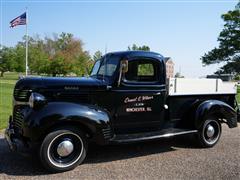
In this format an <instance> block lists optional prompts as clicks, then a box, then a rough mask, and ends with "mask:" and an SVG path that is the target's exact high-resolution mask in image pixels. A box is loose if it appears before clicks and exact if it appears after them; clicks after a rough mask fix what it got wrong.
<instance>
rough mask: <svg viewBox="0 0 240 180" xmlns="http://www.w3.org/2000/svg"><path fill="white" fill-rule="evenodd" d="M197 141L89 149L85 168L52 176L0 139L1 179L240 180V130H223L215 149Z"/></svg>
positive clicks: (145, 143) (190, 139) (187, 138)
mask: <svg viewBox="0 0 240 180" xmlns="http://www.w3.org/2000/svg"><path fill="white" fill-rule="evenodd" d="M239 125H240V124H239ZM193 141H194V140H193V139H192V138H190V137H189V136H182V137H178V138H171V139H161V140H157V141H151V142H144V143H136V144H129V145H114V146H104V147H101V146H96V145H91V146H90V147H89V153H88V156H87V159H86V160H85V163H84V164H83V165H81V166H79V167H77V168H76V169H74V170H72V171H69V172H65V173H60V174H48V172H46V171H45V170H44V169H43V168H42V167H41V165H40V164H39V162H38V160H37V159H36V158H30V157H23V156H21V155H19V154H15V153H11V152H9V150H8V147H7V144H6V142H5V140H4V139H3V136H2V135H0V179H185V180H186V179H224V180H225V179H228V180H229V179H240V127H238V128H234V129H228V128H227V127H226V126H224V127H223V134H222V137H221V139H220V141H219V143H218V144H217V145H216V146H215V147H213V148H209V149H200V148H198V147H197V146H196V145H194V142H193Z"/></svg>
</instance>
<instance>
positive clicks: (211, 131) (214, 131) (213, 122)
mask: <svg viewBox="0 0 240 180" xmlns="http://www.w3.org/2000/svg"><path fill="white" fill-rule="evenodd" d="M221 133H222V128H221V124H220V122H219V121H218V120H217V118H214V117H211V118H207V119H206V120H205V121H204V123H203V125H202V126H201V128H200V129H199V132H198V140H199V142H200V145H201V146H202V147H213V146H214V145H216V144H217V142H218V141H219V139H220V137H221Z"/></svg>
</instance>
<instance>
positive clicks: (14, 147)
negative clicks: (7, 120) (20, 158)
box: [5, 128, 29, 152]
mask: <svg viewBox="0 0 240 180" xmlns="http://www.w3.org/2000/svg"><path fill="white" fill-rule="evenodd" d="M5 139H6V140H7V143H8V146H9V148H10V150H11V151H18V152H27V151H29V146H28V145H27V143H25V142H24V141H23V140H22V139H21V138H20V137H17V135H16V134H15V133H14V130H13V129H10V128H7V129H6V130H5Z"/></svg>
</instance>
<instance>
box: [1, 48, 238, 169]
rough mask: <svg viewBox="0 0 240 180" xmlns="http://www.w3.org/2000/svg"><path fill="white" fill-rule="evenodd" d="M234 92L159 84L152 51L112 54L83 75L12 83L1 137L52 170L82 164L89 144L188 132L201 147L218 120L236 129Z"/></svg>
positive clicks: (209, 85) (160, 65)
mask: <svg viewBox="0 0 240 180" xmlns="http://www.w3.org/2000/svg"><path fill="white" fill-rule="evenodd" d="M235 95H236V85H235V84H234V83H223V82H221V81H220V80H211V81H209V80H205V79H202V80H199V79H194V80H187V79H184V80H183V79H175V78H172V79H167V78H166V67H165V62H164V57H163V56H162V55H160V54H158V53H154V52H145V51H124V52H113V53H108V54H106V55H105V56H103V57H102V58H101V59H99V60H97V61H96V62H95V65H94V66H93V69H92V72H91V75H90V77H85V78H78V77H77V78H59V77H58V78H51V77H44V78H24V79H21V80H19V81H18V82H17V83H16V86H15V88H14V95H13V96H14V97H13V115H12V116H10V119H9V127H8V129H7V130H6V132H5V135H6V139H7V141H8V144H9V147H10V149H12V150H15V151H18V150H20V147H24V148H27V149H30V148H31V147H33V146H35V147H36V149H37V152H38V153H39V156H40V159H41V162H42V164H43V165H44V166H45V167H46V168H47V169H48V170H50V171H54V172H62V171H67V170H70V169H73V168H75V167H76V166H78V165H79V164H81V163H83V161H84V159H85V157H86V154H87V146H88V143H89V142H94V143H97V144H100V145H107V144H113V143H114V144H116V143H131V142H137V141H145V140H151V139H158V138H166V137H171V136H176V135H183V134H195V135H196V137H197V139H196V140H197V141H198V142H199V144H200V145H201V146H202V147H213V146H214V145H215V144H216V143H217V142H218V140H219V139H220V136H221V124H222V123H226V124H227V125H228V126H229V128H234V127H236V126H237V111H238V106H237V102H236V100H235Z"/></svg>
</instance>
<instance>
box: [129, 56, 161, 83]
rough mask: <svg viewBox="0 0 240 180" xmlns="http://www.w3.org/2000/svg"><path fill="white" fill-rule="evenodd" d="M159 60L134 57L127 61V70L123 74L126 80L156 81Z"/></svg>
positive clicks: (157, 79)
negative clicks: (134, 58)
mask: <svg viewBox="0 0 240 180" xmlns="http://www.w3.org/2000/svg"><path fill="white" fill-rule="evenodd" d="M159 71H160V69H159V62H158V61H157V60H150V59H136V60H131V61H129V62H128V72H127V73H126V74H125V81H126V82H155V83H156V82H158V81H159V80H160V78H159V75H160V73H159Z"/></svg>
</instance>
